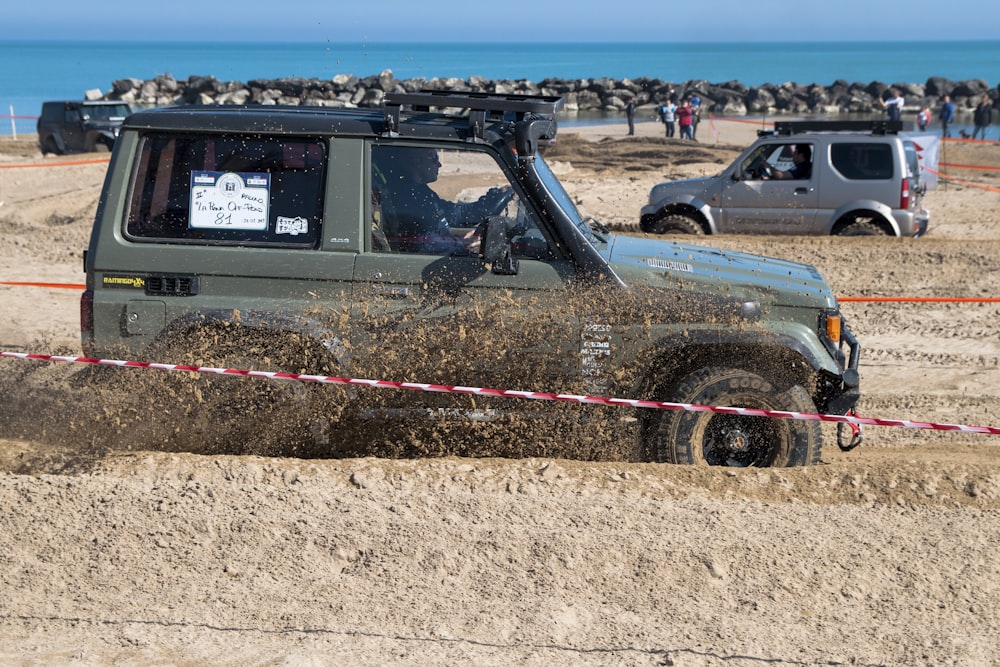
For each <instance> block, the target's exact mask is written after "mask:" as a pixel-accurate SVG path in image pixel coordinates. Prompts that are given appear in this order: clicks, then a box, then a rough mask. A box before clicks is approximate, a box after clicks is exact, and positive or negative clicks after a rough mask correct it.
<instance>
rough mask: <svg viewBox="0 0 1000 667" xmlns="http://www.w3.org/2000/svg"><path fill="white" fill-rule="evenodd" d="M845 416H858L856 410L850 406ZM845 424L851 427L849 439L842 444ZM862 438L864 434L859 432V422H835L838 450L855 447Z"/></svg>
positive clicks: (848, 449)
mask: <svg viewBox="0 0 1000 667" xmlns="http://www.w3.org/2000/svg"><path fill="white" fill-rule="evenodd" d="M847 416H848V417H857V416H858V411H857V410H855V409H854V408H851V409H850V410H848V411H847ZM845 426H846V427H848V428H850V429H851V440H850V442H848V443H847V444H844V427H845ZM864 439H865V435H864V433H862V432H861V424H852V423H845V422H841V423H839V424H837V446H838V447H840V451H842V452H849V451H851V450H852V449H854V448H855V447H857V446H858V445H860V444H861V441H862V440H864Z"/></svg>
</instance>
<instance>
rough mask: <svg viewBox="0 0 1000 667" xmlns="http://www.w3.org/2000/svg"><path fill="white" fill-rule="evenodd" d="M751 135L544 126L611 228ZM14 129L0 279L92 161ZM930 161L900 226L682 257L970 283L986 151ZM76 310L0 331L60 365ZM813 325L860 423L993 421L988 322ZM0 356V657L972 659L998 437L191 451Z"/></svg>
mask: <svg viewBox="0 0 1000 667" xmlns="http://www.w3.org/2000/svg"><path fill="white" fill-rule="evenodd" d="M756 129H757V128H756V126H754V125H753V124H746V123H738V122H731V121H715V123H714V132H713V131H712V126H709V125H707V124H706V122H704V121H703V123H702V126H701V128H700V130H699V136H700V138H701V141H700V142H699V143H697V144H693V143H688V144H682V143H680V142H677V141H670V142H668V141H667V140H666V139H663V138H662V137H661V136H660V135H661V134H662V131H663V126H662V125H660V124H658V123H653V122H640V123H638V125H637V136H635V137H626V136H625V125H624V122H623V123H622V124H621V125H614V124H612V125H602V126H591V127H579V128H576V127H574V128H565V129H564V130H563V131H562V132H561V133H560V137H559V141H558V143H557V146H556V148H555V149H551V152H550V155H549V159H550V160H551V161H552V162H553V164H554V165H555V166H556V168H557V170H558V171H559V173H560V177H561V178H562V179H563V181H564V183H565V185H566V187H567V190H568V191H569V192H570V194H571V196H572V197H573V198H574V200H575V201H576V203H577V205H578V206H579V207H580V208H581V210H582V211H583V212H584V213H586V214H589V215H593V216H595V217H596V218H598V219H601V220H603V221H605V222H606V223H609V224H612V225H614V226H615V227H616V228H618V229H622V230H625V231H626V233H638V232H637V227H636V223H637V216H638V211H639V208H640V207H641V206H642V204H643V203H644V202H645V197H646V195H647V193H648V191H649V188H650V186H652V185H653V184H654V183H656V182H658V181H660V180H665V179H674V178H682V177H688V176H696V175H703V174H709V173H714V172H717V171H719V170H721V169H722V168H723V167H724V166H725V165H726V164H728V163H729V162H730V161H731V160H732V159H733V157H735V155H736V154H737V152H738V151H739V150H740V149H741V148H742V147H744V146H745V145H747V144H749V143H750V142H751V141H752V140H753V138H754V133H755V131H756ZM32 140H33V138H32V137H24V138H21V139H19V140H18V141H16V142H15V141H13V140H12V139H10V138H9V137H7V138H4V137H0V201H3V204H2V205H0V224H2V226H3V229H4V231H5V236H6V242H5V243H4V244H3V247H2V249H0V280H2V281H7V282H11V281H23V282H45V283H70V284H75V283H81V282H83V273H82V259H81V253H82V251H83V249H84V248H85V247H86V243H87V239H88V235H89V227H90V224H91V222H92V219H93V216H94V212H95V210H96V207H97V203H98V196H99V193H100V188H101V184H102V181H103V177H104V171H105V168H106V163H104V162H99V161H98V162H94V163H80V164H72V165H67V166H49V167H33V166H32V167H28V166H24V165H35V164H48V165H52V164H54V163H57V162H64V161H67V160H66V159H65V158H56V157H53V156H49V157H46V158H43V157H42V156H41V155H40V154H39V153H38V150H37V147H36V146H35V145H34V144H33V143H32ZM946 150H947V154H946V155H947V158H946V159H947V161H948V162H951V163H954V164H961V165H972V166H978V167H979V168H978V169H976V168H971V169H970V168H962V169H959V168H954V169H951V170H950V173H951V174H952V175H953V178H955V179H958V180H949V181H946V182H944V183H943V184H942V186H941V188H940V189H938V190H935V191H933V192H930V193H928V195H927V197H926V200H925V204H926V206H927V207H928V208H930V209H931V210H932V220H931V228H930V232H929V233H928V234H927V236H926V237H924V238H921V239H890V238H801V237H787V238H785V237H749V236H724V237H722V236H720V237H709V238H703V239H695V241H696V242H697V243H701V244H705V245H715V246H719V247H724V248H731V249H738V250H745V251H750V252H756V253H760V254H764V255H769V256H775V257H782V258H788V259H793V260H797V261H804V262H807V263H810V264H813V265H815V266H816V267H817V268H818V269H819V270H820V271H821V272H822V273H823V275H824V276H825V277H826V279H827V280H828V282H829V283H830V284H831V286H832V287H833V289H834V291H835V293H836V294H837V295H838V296H841V297H862V296H882V297H928V296H933V297H962V298H983V297H998V296H1000V270H998V257H1000V205H998V204H1000V192H998V188H1000V172H998V171H997V170H996V167H998V166H1000V146H997V145H996V144H983V143H979V144H972V143H969V142H954V143H951V142H949V144H948V145H947V146H946ZM102 157H103V158H106V157H107V154H103V155H102V154H96V155H87V156H74V157H73V158H71V160H69V161H74V162H76V161H83V160H87V159H101V158H102ZM12 165H19V166H18V167H17V168H6V167H10V166H12ZM78 303H79V291H78V290H77V289H58V288H46V287H25V286H12V285H0V304H2V309H3V313H4V317H3V318H0V344H2V345H3V346H4V349H8V350H16V351H30V352H38V353H64V354H70V355H76V354H79V353H80V349H79V333H78V331H79V324H78V312H79V310H78ZM843 310H844V312H845V314H846V316H847V319H848V321H849V323H850V326H851V327H852V329H853V331H854V332H855V334H856V335H857V337H858V338H859V339H860V341H861V343H862V346H863V352H862V357H861V376H862V390H863V399H862V403H861V405H860V414H861V415H862V416H867V417H881V418H886V419H901V420H914V421H928V422H944V423H955V424H972V425H989V426H1000V407H998V406H1000V337H998V334H997V322H998V321H1000V317H998V316H1000V304H997V303H976V302H929V303H926V302H925V303H913V302H906V303H867V302H845V303H843ZM0 369H2V371H3V373H2V375H0V377H2V380H0V386H2V392H3V397H4V400H3V402H2V405H3V407H2V408H0V410H2V412H0V424H2V426H0V507H2V510H0V561H2V567H0V664H4V665H32V666H34V665H110V664H114V665H152V664H157V665H184V666H186V667H194V666H202V665H205V666H207V665H212V666H213V667H215V666H219V665H233V666H236V665H282V666H286V667H291V666H298V665H308V666H313V665H357V666H373V667H374V666H376V665H377V666H382V665H501V664H503V665H545V666H546V667H557V666H567V667H569V666H573V667H578V666H581V665H679V666H685V667H688V666H706V665H727V666H740V667H749V666H758V665H817V664H822V665H848V664H850V665H917V664H919V665H985V664H993V663H995V661H996V656H997V654H998V652H1000V616H998V614H997V611H996V610H997V609H1000V579H998V577H997V573H998V572H1000V554H998V551H997V549H996V545H997V544H1000V448H998V446H997V445H998V444H1000V440H997V437H998V436H991V435H982V434H974V433H954V432H939V431H932V430H923V429H916V428H899V427H888V426H886V427H875V426H871V427H867V428H866V431H865V432H866V435H865V441H864V443H863V444H862V446H861V447H859V448H857V449H855V450H853V451H850V452H841V451H839V450H838V448H837V447H836V444H835V442H836V439H835V434H834V433H833V430H832V429H827V426H831V425H824V429H827V430H826V431H825V433H826V435H827V436H828V441H827V442H828V444H827V447H826V448H825V449H824V454H823V464H822V465H819V466H815V467H810V468H805V469H780V470H760V469H745V470H735V469H706V468H697V467H690V466H671V465H665V464H635V463H625V462H619V461H603V462H587V461H578V460H572V459H571V458H560V457H547V458H528V459H498V458H460V457H454V456H451V457H443V458H430V459H403V460H394V459H384V458H375V457H364V458H356V459H344V460H301V459H296V458H288V457H263V456H249V455H248V456H218V455H201V454H197V453H190V452H171V451H157V450H155V449H153V450H150V449H148V444H149V443H145V442H141V441H134V440H131V439H129V437H128V434H127V433H125V434H122V438H121V441H120V442H118V443H112V446H108V444H107V443H102V445H101V447H100V448H95V446H94V439H93V437H92V436H93V432H94V430H93V429H94V427H95V425H97V424H98V423H99V422H100V421H101V418H102V417H103V416H104V414H105V412H104V410H102V407H101V404H100V402H99V401H97V400H96V399H95V397H94V396H84V395H81V394H80V393H79V392H80V389H78V388H77V387H76V386H75V385H74V384H73V382H72V377H73V374H74V373H76V372H77V371H78V368H77V367H74V366H72V365H69V364H48V363H40V362H33V361H32V362H27V361H20V360H10V359H0ZM143 398H144V397H143V396H142V395H135V396H131V397H129V400H134V401H142V400H143ZM104 407H105V408H109V410H108V413H109V414H110V413H111V412H112V411H111V410H110V408H111V407H115V408H118V407H120V406H104ZM177 428H179V429H183V428H185V425H184V423H183V422H182V421H181V422H178V424H177ZM565 444H567V445H572V444H573V443H565ZM569 449H572V447H569Z"/></svg>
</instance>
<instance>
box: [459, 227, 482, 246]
mask: <svg viewBox="0 0 1000 667" xmlns="http://www.w3.org/2000/svg"><path fill="white" fill-rule="evenodd" d="M481 241H482V234H480V233H479V229H471V230H469V231H468V232H467V233H465V234H463V235H462V243H464V244H465V248H466V249H467V250H471V251H473V252H478V251H479V244H480V242H481Z"/></svg>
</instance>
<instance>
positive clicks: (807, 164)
mask: <svg viewBox="0 0 1000 667" xmlns="http://www.w3.org/2000/svg"><path fill="white" fill-rule="evenodd" d="M741 169H742V172H743V178H744V179H749V180H756V179H767V178H772V177H775V172H784V174H777V177H778V178H781V177H784V178H790V179H795V180H802V179H808V178H809V177H810V176H811V174H812V144H801V143H798V144H791V143H789V144H763V145H761V146H759V147H758V148H757V149H756V150H755V151H753V152H752V153H751V154H750V155H748V156H747V157H746V158H745V159H744V160H743V164H742V165H741Z"/></svg>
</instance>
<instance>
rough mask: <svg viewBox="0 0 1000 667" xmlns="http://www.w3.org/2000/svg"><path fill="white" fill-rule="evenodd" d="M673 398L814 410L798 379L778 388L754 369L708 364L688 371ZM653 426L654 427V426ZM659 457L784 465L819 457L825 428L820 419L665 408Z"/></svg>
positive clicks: (659, 429) (659, 427) (697, 402)
mask: <svg viewBox="0 0 1000 667" xmlns="http://www.w3.org/2000/svg"><path fill="white" fill-rule="evenodd" d="M669 400H670V401H671V402H676V403H689V404H694V405H707V406H732V407H743V408H753V409H759V410H780V411H788V412H804V413H815V412H816V406H815V404H814V403H813V401H812V399H811V398H810V397H809V394H808V393H807V392H806V390H805V389H803V388H802V387H801V386H799V385H795V386H793V387H790V388H789V389H787V390H785V391H780V392H779V391H778V390H777V389H776V388H775V387H774V386H773V385H772V384H771V383H770V382H768V381H767V380H765V379H764V378H762V377H760V376H759V375H757V374H755V373H751V372H749V371H744V370H739V369H733V368H704V369H701V370H698V371H695V372H694V373H691V374H690V375H689V376H687V377H686V378H685V379H684V380H683V381H682V382H681V383H680V384H679V385H678V386H677V388H676V390H675V392H674V395H673V397H672V398H671V399H669ZM651 430H652V429H651ZM654 438H655V448H656V452H657V458H658V459H659V460H661V461H665V462H668V463H688V464H697V465H716V466H733V467H748V466H756V467H769V466H770V467H783V466H794V465H810V464H814V463H818V462H819V458H820V450H821V447H822V439H821V438H822V431H821V429H820V425H819V423H818V422H816V421H811V420H793V419H780V418H775V417H756V416H744V415H731V414H719V413H715V412H694V411H674V410H669V411H664V413H663V415H662V416H661V417H660V419H659V424H658V425H657V428H656V429H655V435H654Z"/></svg>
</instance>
